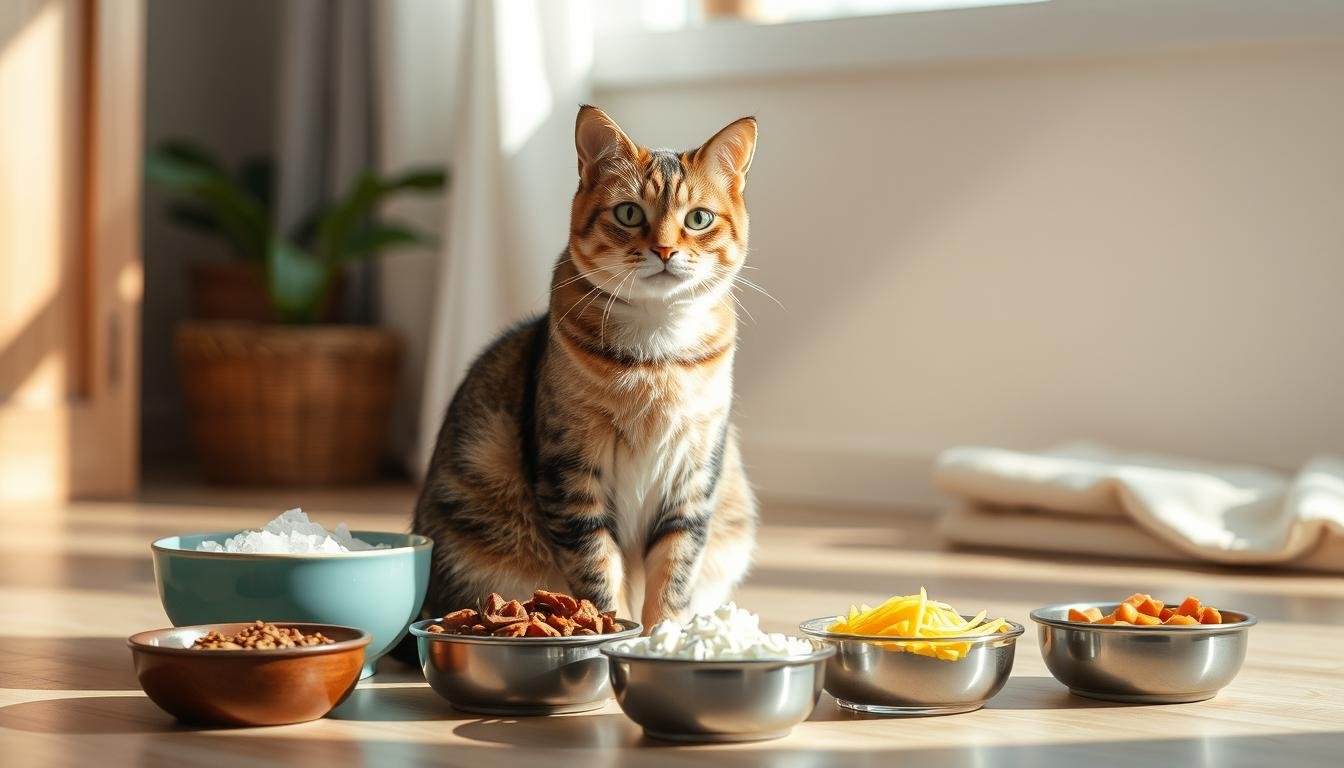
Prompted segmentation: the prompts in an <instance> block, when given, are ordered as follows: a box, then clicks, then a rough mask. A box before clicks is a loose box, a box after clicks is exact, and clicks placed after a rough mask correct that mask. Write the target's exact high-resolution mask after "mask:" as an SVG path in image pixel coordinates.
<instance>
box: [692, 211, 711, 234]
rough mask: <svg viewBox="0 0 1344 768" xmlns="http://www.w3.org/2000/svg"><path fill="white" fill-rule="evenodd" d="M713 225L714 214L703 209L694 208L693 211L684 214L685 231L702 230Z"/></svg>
mask: <svg viewBox="0 0 1344 768" xmlns="http://www.w3.org/2000/svg"><path fill="white" fill-rule="evenodd" d="M713 223H714V214H712V213H710V212H709V211H706V210H705V209H704V208H696V209H695V210H694V211H691V212H690V213H688V214H686V228H687V229H704V228H705V227H708V226H709V225H710V224H713Z"/></svg>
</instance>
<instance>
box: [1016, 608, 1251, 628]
mask: <svg viewBox="0 0 1344 768" xmlns="http://www.w3.org/2000/svg"><path fill="white" fill-rule="evenodd" d="M1120 602H1123V601H1120ZM1120 602H1113V603H1112V602H1104V603H1103V602H1079V603H1055V604H1054V605H1043V606H1041V607H1040V608H1037V609H1036V610H1034V611H1032V612H1031V614H1030V615H1031V620H1032V621H1034V622H1036V623H1037V624H1043V625H1045V626H1048V627H1055V628H1057V629H1076V630H1084V631H1093V632H1120V633H1127V632H1146V633H1149V634H1151V633H1152V632H1153V631H1155V630H1156V631H1162V630H1165V631H1167V632H1179V633H1180V634H1183V635H1211V634H1222V633H1224V632H1240V631H1242V630H1246V629H1249V628H1251V627H1253V626H1255V625H1256V624H1258V623H1260V620H1259V619H1257V618H1256V617H1255V615H1254V614H1251V613H1246V612H1245V611H1237V610H1233V609H1231V608H1229V609H1227V610H1225V611H1224V610H1222V609H1219V613H1224V614H1228V615H1233V616H1240V617H1241V619H1239V620H1237V621H1231V622H1224V623H1222V624H1181V625H1169V624H1143V625H1130V626H1125V625H1123V624H1122V625H1119V626H1117V625H1115V624H1086V623H1083V622H1081V621H1069V620H1068V619H1067V618H1062V619H1061V618H1056V617H1054V616H1049V615H1046V614H1048V613H1062V614H1063V615H1065V616H1068V613H1069V609H1070V608H1074V609H1077V610H1084V609H1087V608H1097V609H1102V610H1103V613H1104V612H1105V610H1104V609H1106V608H1110V609H1111V610H1115V608H1116V606H1118V605H1120Z"/></svg>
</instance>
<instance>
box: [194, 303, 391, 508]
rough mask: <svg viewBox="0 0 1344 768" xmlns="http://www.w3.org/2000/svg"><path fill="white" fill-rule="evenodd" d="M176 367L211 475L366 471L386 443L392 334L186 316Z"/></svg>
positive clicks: (288, 478)
mask: <svg viewBox="0 0 1344 768" xmlns="http://www.w3.org/2000/svg"><path fill="white" fill-rule="evenodd" d="M176 347H177V359H178V369H179V373H180V376H181V381H182V389H183V394H184V396H185V399H186V405H187V415H188V419H189V420H190V422H191V432H192V439H193V441H194V443H195V446H196V454H197V457H198V459H199V460H200V464H201V468H202V470H203V471H204V473H205V476H206V478H207V479H208V480H210V481H211V482H220V483H245V484H271V485H274V484H285V485H318V484H329V483H354V482H364V481H368V480H371V479H373V478H374V477H375V476H376V474H377V471H378V462H379V459H380V458H381V457H382V452H383V449H384V447H385V445H386V440H387V430H388V416H389V413H390V411H391V406H392V397H393V391H394V387H395V385H396V378H397V368H398V364H399V362H400V359H401V340H400V339H399V338H398V337H397V336H396V335H395V334H393V333H390V332H388V331H385V330H382V329H379V328H371V327H366V326H349V325H314V326H284V325H262V324H249V323H228V322H193V323H186V324H184V325H183V326H181V327H180V328H179V329H178V331H177V339H176Z"/></svg>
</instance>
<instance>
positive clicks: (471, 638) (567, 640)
mask: <svg viewBox="0 0 1344 768" xmlns="http://www.w3.org/2000/svg"><path fill="white" fill-rule="evenodd" d="M438 621H439V619H421V620H420V621H416V622H412V623H411V626H410V627H409V629H410V633H411V634H412V635H414V636H416V637H423V638H425V639H428V640H433V641H435V642H450V643H466V644H470V645H516V646H527V645H531V646H557V645H563V646H570V645H597V644H599V643H606V642H610V641H613V640H626V639H628V638H631V637H635V636H636V635H638V634H639V633H640V632H642V631H643V630H644V627H643V625H641V624H640V623H639V622H637V621H632V620H630V619H617V620H616V623H617V624H620V625H621V627H622V628H621V630H620V631H619V632H610V633H608V634H605V635H570V636H569V637H495V636H494V635H455V634H453V633H451V632H429V631H427V629H426V628H427V627H429V625H431V624H434V623H436V622H438Z"/></svg>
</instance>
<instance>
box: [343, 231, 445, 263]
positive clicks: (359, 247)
mask: <svg viewBox="0 0 1344 768" xmlns="http://www.w3.org/2000/svg"><path fill="white" fill-rule="evenodd" d="M428 242H431V238H430V237H428V236H427V235H424V234H422V233H420V232H419V231H417V230H416V229H414V228H413V227H410V226H408V225H405V224H399V223H396V222H386V221H385V222H376V221H375V222H369V223H368V224H365V225H364V226H361V227H359V228H358V229H356V230H355V231H354V232H353V233H352V234H351V235H350V237H349V238H347V239H346V241H345V249H344V250H343V251H342V252H341V254H340V255H339V257H338V260H337V261H338V263H341V264H344V263H347V262H351V261H355V260H357V259H363V258H368V257H370V256H373V255H375V254H377V253H380V252H382V251H383V250H385V249H387V248H395V247H397V246H401V245H421V244H424V243H428Z"/></svg>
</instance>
